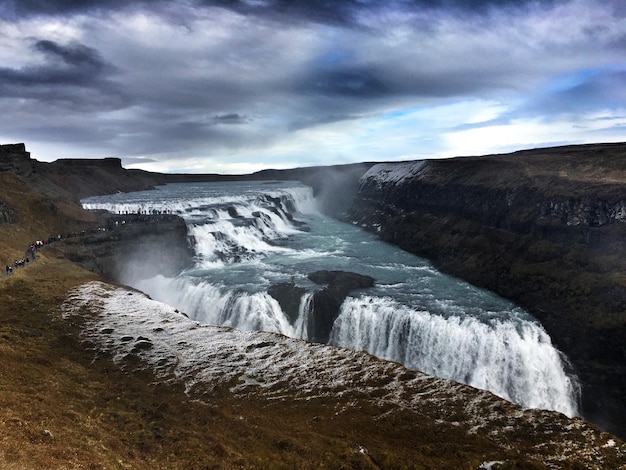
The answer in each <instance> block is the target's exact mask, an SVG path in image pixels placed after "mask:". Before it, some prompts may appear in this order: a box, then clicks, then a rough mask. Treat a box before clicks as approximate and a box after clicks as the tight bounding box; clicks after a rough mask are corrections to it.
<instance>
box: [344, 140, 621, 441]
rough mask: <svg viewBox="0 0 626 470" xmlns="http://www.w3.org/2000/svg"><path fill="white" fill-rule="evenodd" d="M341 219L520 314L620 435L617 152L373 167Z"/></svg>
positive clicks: (540, 153)
mask: <svg viewBox="0 0 626 470" xmlns="http://www.w3.org/2000/svg"><path fill="white" fill-rule="evenodd" d="M347 217H348V219H349V220H350V221H352V222H353V223H355V224H358V225H360V226H362V227H364V228H366V229H368V230H372V231H375V232H376V233H378V235H379V236H380V237H381V238H382V239H383V240H385V241H388V242H390V243H393V244H396V245H398V246H399V247H401V248H403V249H404V250H406V251H408V252H411V253H414V254H417V255H419V256H423V257H426V258H428V259H430V260H431V261H432V262H433V264H434V265H435V266H436V267H437V268H439V269H441V270H442V271H445V272H448V273H450V274H453V275H456V276H459V277H461V278H463V279H465V280H468V281H470V282H472V283H473V284H475V285H478V286H481V287H485V288H487V289H490V290H493V291H495V292H497V293H498V294H500V295H502V296H503V297H506V298H509V299H512V300H514V301H515V302H517V303H518V304H519V305H521V306H522V307H524V308H526V309H527V310H528V311H530V312H531V313H532V314H533V315H534V316H535V317H536V318H537V319H539V320H540V321H541V323H542V324H543V325H544V328H545V329H546V330H547V332H548V333H549V334H550V336H551V337H552V339H553V342H554V343H555V344H556V345H557V347H558V348H559V349H560V350H561V351H563V352H564V353H565V354H566V355H567V356H568V358H569V360H570V361H571V363H572V366H573V368H574V371H575V372H576V374H577V375H578V377H579V378H580V380H581V382H582V387H583V390H582V403H581V406H582V412H583V415H584V416H585V417H586V418H588V419H590V420H591V421H593V422H596V423H599V424H600V425H601V426H603V427H605V428H607V429H609V430H612V431H613V432H616V433H619V434H621V435H625V434H626V427H625V425H624V423H626V405H625V404H624V397H625V396H626V367H625V365H626V145H624V144H605V145H588V146H572V147H559V148H552V149H542V150H533V151H524V152H517V153H515V154H509V155H506V156H504V155H500V156H485V157H470V158H455V159H446V160H428V161H416V162H403V163H389V164H380V165H376V166H374V167H372V168H371V169H370V171H368V172H367V173H366V174H365V175H364V176H363V177H362V178H361V180H360V185H359V193H358V196H357V198H356V199H355V201H354V204H353V206H352V207H351V209H350V211H349V213H348V216H347Z"/></svg>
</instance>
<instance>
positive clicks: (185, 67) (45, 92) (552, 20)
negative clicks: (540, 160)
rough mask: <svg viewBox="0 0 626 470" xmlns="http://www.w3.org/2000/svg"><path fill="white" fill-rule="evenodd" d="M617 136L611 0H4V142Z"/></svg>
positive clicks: (570, 139)
mask: <svg viewBox="0 0 626 470" xmlns="http://www.w3.org/2000/svg"><path fill="white" fill-rule="evenodd" d="M623 141H626V1H624V0H601V1H600V0H545V1H542V0H533V1H526V0H386V1H383V0H380V1H378V0H346V1H331V0H290V1H289V0H181V1H176V2H171V1H159V0H98V1H97V0H15V1H13V0H0V143H2V144H7V143H17V142H24V143H26V147H27V150H29V151H30V152H31V156H32V157H33V158H35V159H37V160H39V161H54V160H56V159H59V158H104V157H118V158H121V159H122V163H123V165H124V167H126V168H141V169H145V170H149V171H159V172H168V173H179V172H186V173H250V172H254V171H258V170H261V169H265V168H277V169H282V168H294V167H303V166H313V165H336V164H346V163H354V162H362V161H400V160H416V159H424V158H444V157H452V156H465V155H484V154H490V153H505V152H510V151H514V150H519V149H525V148H535V147H548V146H553V145H563V144H581V143H596V142H623Z"/></svg>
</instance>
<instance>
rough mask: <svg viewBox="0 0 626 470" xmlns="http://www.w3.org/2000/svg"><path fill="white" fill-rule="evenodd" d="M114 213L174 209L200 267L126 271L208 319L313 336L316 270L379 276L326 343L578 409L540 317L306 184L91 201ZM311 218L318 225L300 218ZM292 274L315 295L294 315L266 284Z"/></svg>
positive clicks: (227, 186)
mask: <svg viewBox="0 0 626 470" xmlns="http://www.w3.org/2000/svg"><path fill="white" fill-rule="evenodd" d="M83 204H84V206H85V207H86V208H90V209H107V210H109V211H111V212H115V213H126V212H132V213H136V212H138V211H142V212H147V213H151V212H152V211H161V212H172V213H177V214H179V215H181V216H183V217H184V218H185V219H186V220H187V223H188V231H189V234H190V235H192V236H193V238H194V239H195V251H196V263H195V266H194V268H192V269H190V270H188V271H187V272H184V273H181V274H180V275H179V276H177V277H175V278H166V277H163V276H157V277H155V278H152V279H124V282H126V283H128V284H130V285H132V286H133V287H136V288H139V289H141V290H143V291H144V292H146V293H148V294H149V295H150V296H152V297H153V298H155V299H157V300H160V301H163V302H166V303H168V304H170V305H173V306H175V307H177V308H179V309H181V310H183V311H185V312H186V313H187V314H188V315H189V316H190V317H191V318H193V319H195V320H198V321H201V322H203V323H207V324H214V325H227V326H232V327H235V328H238V329H242V330H263V331H272V332H278V333H282V334H285V335H287V336H291V337H296V338H302V339H308V338H309V333H308V331H307V325H308V316H309V315H314V311H313V310H314V305H313V304H312V297H313V296H312V293H313V292H314V291H315V289H318V288H319V286H315V285H314V284H313V283H311V282H310V281H309V280H308V278H307V275H308V274H309V273H311V272H314V271H317V270H320V269H332V270H344V271H353V272H357V273H361V274H366V275H370V276H372V277H373V278H374V279H376V287H374V288H372V289H367V290H364V291H361V292H353V293H352V294H351V296H350V297H348V298H347V299H346V301H345V302H344V304H343V305H342V308H341V314H340V316H339V317H338V319H337V320H336V322H335V324H334V326H333V329H332V332H331V338H330V342H331V343H332V344H334V345H338V346H344V347H349V348H352V349H356V350H366V351H368V352H370V353H372V354H374V355H376V356H379V357H381V358H384V359H389V360H393V361H398V362H401V363H402V364H404V365H405V366H407V367H409V368H413V369H418V370H422V371H424V372H427V373H430V374H433V375H437V376H440V377H444V378H450V379H453V380H457V381H460V382H464V383H467V384H469V385H472V386H474V387H477V388H482V389H486V390H490V391H491V392H493V393H495V394H497V395H499V396H501V397H503V398H506V399H508V400H510V401H514V402H516V403H519V404H521V405H523V406H526V407H529V408H544V409H552V410H557V411H561V412H563V413H565V414H567V415H568V416H573V415H576V414H577V395H578V387H577V384H576V380H575V378H574V377H572V376H571V375H568V373H567V370H566V361H565V360H564V358H563V357H562V355H561V354H560V353H559V352H558V351H557V350H556V349H555V348H554V346H553V345H552V343H551V341H550V338H549V337H548V335H547V334H546V333H545V331H544V330H543V328H542V327H541V325H540V324H539V323H538V322H537V321H536V320H534V319H533V318H532V317H531V316H530V315H529V314H528V313H527V312H525V311H523V310H522V309H520V308H519V307H516V306H515V305H513V304H511V303H510V302H508V301H506V300H504V299H501V298H499V297H497V296H495V295H494V294H492V293H490V292H487V291H484V290H481V289H477V288H475V287H473V286H471V285H469V284H467V283H464V282H462V281H460V280H458V279H455V278H451V277H449V276H445V275H443V274H441V273H439V272H437V271H436V270H434V269H433V268H432V267H431V266H430V265H429V264H428V262H426V261H425V260H423V259H420V258H417V257H415V256H412V255H410V254H407V253H405V252H403V251H401V250H399V249H397V248H395V247H393V246H390V245H387V244H384V243H381V242H380V241H378V240H377V239H376V238H375V237H374V236H373V235H371V234H368V233H365V232H363V231H361V230H360V229H358V228H356V227H353V226H351V225H348V224H343V223H340V222H337V221H335V220H331V219H329V218H327V217H325V216H323V215H321V214H319V213H318V212H317V211H316V208H315V201H314V199H313V197H312V194H311V191H310V189H309V188H307V187H305V186H303V185H301V184H299V183H276V182H275V183H272V184H268V183H258V182H257V183H202V184H177V185H167V186H165V187H160V188H158V189H157V190H155V191H144V192H138V193H129V194H117V195H112V196H104V197H97V198H90V199H88V200H85V201H83ZM292 217H293V218H295V219H297V220H299V221H303V222H306V224H307V226H308V228H309V229H310V231H304V230H302V227H301V226H300V225H299V224H298V223H296V222H293V221H292ZM279 282H293V283H295V284H296V285H298V286H299V287H304V288H305V289H306V290H307V293H306V294H305V295H304V296H303V298H302V299H301V301H300V310H299V312H300V313H299V316H298V318H297V319H296V320H295V321H294V322H293V323H290V321H289V320H288V318H287V316H286V315H285V313H284V312H283V311H282V310H281V307H280V305H279V304H278V302H277V301H276V300H275V299H273V298H272V297H271V296H270V295H269V294H268V293H267V289H268V288H269V286H270V285H272V284H274V283H279Z"/></svg>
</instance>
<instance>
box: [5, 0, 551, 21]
mask: <svg viewBox="0 0 626 470" xmlns="http://www.w3.org/2000/svg"><path fill="white" fill-rule="evenodd" d="M555 1H556V0H542V1H540V2H539V3H541V4H544V5H548V4H553V3H555ZM167 3H168V2H167V1H165V0H163V1H159V0H9V1H7V2H5V3H4V6H0V12H3V14H4V15H10V16H15V17H20V16H24V15H26V16H28V15H67V14H74V13H85V12H94V11H100V12H105V11H107V10H116V9H120V8H128V7H133V6H134V7H142V6H147V5H150V6H154V5H155V4H156V5H161V6H164V5H166V4H167ZM189 3H190V4H192V5H197V6H205V7H220V8H224V9H228V10H232V11H235V12H237V13H241V14H245V15H259V16H266V17H273V18H277V19H280V18H289V19H291V20H292V21H293V20H296V19H298V20H301V21H313V22H319V23H326V24H343V25H348V24H351V23H354V22H355V19H356V16H357V15H358V14H359V13H360V12H364V11H376V10H380V9H402V10H405V11H423V10H438V9H442V10H443V9H445V10H450V9H452V10H458V11H463V12H466V13H472V12H473V13H477V14H481V13H484V12H485V11H487V10H489V9H492V8H503V7H516V8H517V7H520V6H522V5H525V4H528V3H537V1H536V0H389V1H375V0H374V1H370V0H190V1H189Z"/></svg>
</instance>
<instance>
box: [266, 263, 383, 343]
mask: <svg viewBox="0 0 626 470" xmlns="http://www.w3.org/2000/svg"><path fill="white" fill-rule="evenodd" d="M308 278H309V279H310V280H311V281H313V282H314V283H315V284H317V285H319V286H321V287H322V288H321V289H319V290H317V291H315V293H314V294H313V305H312V313H311V314H310V315H309V318H308V325H307V331H308V336H309V339H310V340H311V341H313V342H316V343H327V342H328V339H329V336H330V331H331V330H332V328H333V324H334V323H335V320H336V319H337V317H338V316H339V311H340V308H341V304H342V303H343V301H344V300H345V298H346V297H347V296H348V294H349V293H350V292H352V291H354V290H357V289H366V288H368V287H373V286H374V279H373V278H372V277H370V276H364V275H362V274H357V273H351V272H346V271H328V270H322V271H315V272H313V273H311V274H309V276H308ZM305 292H306V289H305V288H303V287H298V286H296V285H295V284H294V283H280V284H275V285H273V286H271V287H270V289H269V290H268V293H269V294H270V295H271V296H272V297H274V298H275V299H276V300H277V301H278V303H279V304H280V306H281V308H282V310H283V311H284V312H285V314H286V315H287V317H288V318H289V320H290V322H291V323H295V321H296V319H297V318H298V316H299V308H300V301H301V299H302V295H303V294H304V293H305Z"/></svg>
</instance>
